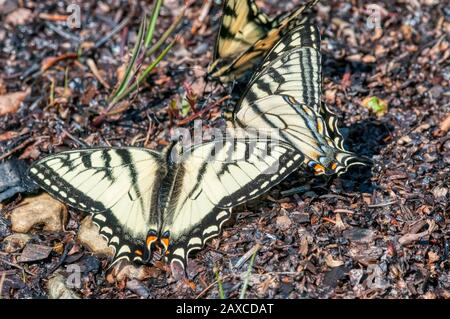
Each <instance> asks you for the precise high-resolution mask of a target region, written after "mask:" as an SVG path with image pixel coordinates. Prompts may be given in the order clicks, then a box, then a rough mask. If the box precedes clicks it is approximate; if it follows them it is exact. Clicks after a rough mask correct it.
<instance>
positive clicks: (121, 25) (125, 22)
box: [83, 2, 136, 55]
mask: <svg viewBox="0 0 450 319" xmlns="http://www.w3.org/2000/svg"><path fill="white" fill-rule="evenodd" d="M135 9H136V7H135V5H134V2H133V6H132V7H131V9H130V14H129V15H127V16H126V18H125V19H123V20H122V22H120V23H119V24H118V25H117V26H116V27H115V28H114V29H112V30H111V32H110V33H108V34H107V35H105V36H104V37H103V38H101V39H100V40H98V41H97V42H96V43H95V44H94V46H93V47H91V48H89V49H88V50H86V51H85V52H84V53H83V55H84V54H86V53H88V52H89V51H92V50H94V49H98V48H99V47H101V46H102V45H104V44H105V43H106V42H108V40H109V39H111V38H112V37H113V36H114V35H115V34H117V33H119V32H120V31H121V30H122V29H123V28H125V27H126V26H127V25H128V24H129V23H130V21H131V18H132V17H133V16H134V11H135Z"/></svg>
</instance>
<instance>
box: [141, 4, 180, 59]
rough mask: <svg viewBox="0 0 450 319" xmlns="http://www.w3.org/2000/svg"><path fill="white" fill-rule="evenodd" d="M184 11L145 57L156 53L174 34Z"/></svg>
mask: <svg viewBox="0 0 450 319" xmlns="http://www.w3.org/2000/svg"><path fill="white" fill-rule="evenodd" d="M184 11H185V9H183V11H181V13H180V14H179V15H178V16H177V18H176V19H175V21H174V22H172V24H171V25H170V27H169V29H167V30H166V32H164V33H163V35H162V36H161V38H160V39H159V40H158V41H157V42H156V43H155V44H154V45H153V46H152V47H151V48H150V49H148V51H147V53H146V54H145V55H146V56H150V55H152V54H153V53H155V52H156V51H158V49H159V48H160V47H161V45H162V44H163V43H164V42H165V41H166V40H167V38H168V37H169V36H170V35H171V34H172V33H173V32H174V30H175V29H176V28H177V27H178V25H179V24H180V23H181V21H183V17H184Z"/></svg>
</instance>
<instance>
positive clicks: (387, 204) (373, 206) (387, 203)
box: [367, 200, 397, 208]
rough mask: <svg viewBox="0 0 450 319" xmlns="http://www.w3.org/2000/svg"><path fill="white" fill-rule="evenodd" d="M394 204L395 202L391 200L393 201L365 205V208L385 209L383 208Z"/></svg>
mask: <svg viewBox="0 0 450 319" xmlns="http://www.w3.org/2000/svg"><path fill="white" fill-rule="evenodd" d="M396 203H397V201H396V200H393V201H390V202H386V203H381V204H373V205H367V207H369V208H377V207H385V206H390V205H392V204H396Z"/></svg>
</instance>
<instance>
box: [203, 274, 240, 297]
mask: <svg viewBox="0 0 450 319" xmlns="http://www.w3.org/2000/svg"><path fill="white" fill-rule="evenodd" d="M229 277H231V275H226V276H224V277H222V281H224V280H225V279H228V278H229ZM217 283H218V281H217V280H215V281H214V282H213V283H212V284H210V285H209V286H208V287H206V288H205V289H203V291H202V292H201V293H199V294H198V295H197V297H195V299H199V298H200V297H201V296H203V295H204V294H205V293H206V292H207V291H208V290H209V289H211V288H212V287H214V286H215V285H216V284H217Z"/></svg>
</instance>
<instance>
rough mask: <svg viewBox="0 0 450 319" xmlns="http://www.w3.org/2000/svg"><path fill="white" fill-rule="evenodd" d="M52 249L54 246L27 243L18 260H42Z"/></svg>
mask: <svg viewBox="0 0 450 319" xmlns="http://www.w3.org/2000/svg"><path fill="white" fill-rule="evenodd" d="M52 250H53V248H52V247H48V246H43V245H36V244H27V245H26V246H25V248H24V250H23V251H22V254H21V255H20V256H19V257H18V258H17V261H18V262H21V263H23V262H30V261H37V260H42V259H45V258H47V257H48V256H49V255H50V252H51V251H52Z"/></svg>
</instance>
